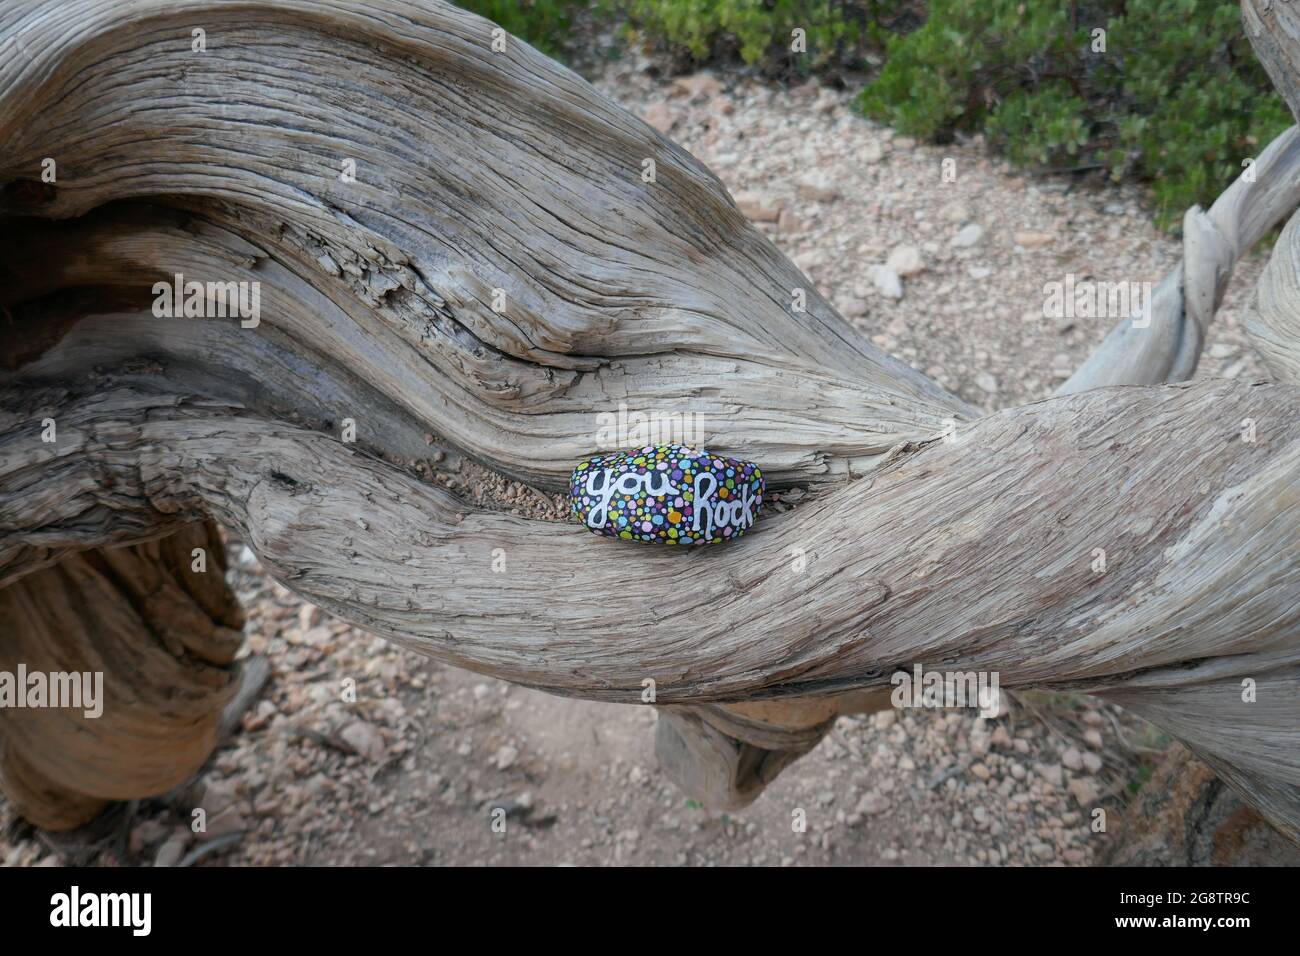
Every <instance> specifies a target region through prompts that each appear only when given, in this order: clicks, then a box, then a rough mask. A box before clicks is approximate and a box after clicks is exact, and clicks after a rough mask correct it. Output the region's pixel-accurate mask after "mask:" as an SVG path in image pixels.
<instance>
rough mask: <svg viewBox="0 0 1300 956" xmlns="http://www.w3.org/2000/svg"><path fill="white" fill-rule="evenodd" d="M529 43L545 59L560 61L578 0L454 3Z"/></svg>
mask: <svg viewBox="0 0 1300 956" xmlns="http://www.w3.org/2000/svg"><path fill="white" fill-rule="evenodd" d="M455 3H456V5H457V6H460V7H464V8H465V9H466V10H472V11H473V12H475V13H477V14H478V15H479V16H481V17H487V18H488V19H489V20H491V21H493V22H494V23H496V24H497V26H500V27H503V28H504V29H505V30H506V32H508V33H511V34H513V35H515V36H517V37H519V38H520V39H522V40H526V41H527V42H529V43H531V44H532V45H533V46H535V47H537V49H539V50H541V51H542V52H543V53H545V54H547V55H548V56H553V57H562V56H563V53H564V51H565V46H566V45H567V44H568V42H569V40H570V31H571V28H572V25H573V15H574V13H575V12H576V11H577V10H578V9H580V8H582V7H585V6H588V4H585V3H583V2H581V0H455Z"/></svg>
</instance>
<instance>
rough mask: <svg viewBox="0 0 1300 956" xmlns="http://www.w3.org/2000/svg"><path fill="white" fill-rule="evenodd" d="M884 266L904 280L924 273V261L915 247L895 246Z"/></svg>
mask: <svg viewBox="0 0 1300 956" xmlns="http://www.w3.org/2000/svg"><path fill="white" fill-rule="evenodd" d="M885 265H887V266H889V268H891V269H893V270H894V271H895V272H896V273H898V275H900V276H902V277H903V278H904V279H906V278H908V277H909V276H914V275H917V274H918V273H921V272H924V271H925V260H924V259H922V258H921V250H919V249H917V248H916V246H906V245H904V246H896V247H895V248H894V251H893V252H891V253H890V254H889V258H888V259H887V260H885Z"/></svg>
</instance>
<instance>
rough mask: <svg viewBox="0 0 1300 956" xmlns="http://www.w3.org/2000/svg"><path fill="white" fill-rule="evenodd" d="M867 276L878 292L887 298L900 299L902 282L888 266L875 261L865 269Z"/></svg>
mask: <svg viewBox="0 0 1300 956" xmlns="http://www.w3.org/2000/svg"><path fill="white" fill-rule="evenodd" d="M867 276H868V278H870V279H871V284H872V285H874V286H875V287H876V288H877V289H879V290H880V294H881V295H883V296H885V297H886V298H888V299H901V298H902V297H903V283H902V280H900V279H899V278H898V273H896V272H895V271H894V270H893V269H891V268H890V267H889V266H887V265H884V264H882V263H876V264H875V265H873V266H872V267H871V268H870V269H868V270H867Z"/></svg>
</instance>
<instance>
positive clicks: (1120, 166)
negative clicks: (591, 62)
mask: <svg viewBox="0 0 1300 956" xmlns="http://www.w3.org/2000/svg"><path fill="white" fill-rule="evenodd" d="M460 2H461V3H462V5H463V6H466V7H468V8H470V9H472V10H475V11H477V12H479V13H481V14H483V15H484V16H487V17H489V18H490V19H493V20H496V21H497V22H498V23H500V24H501V25H502V26H503V27H505V28H506V29H507V30H509V31H510V32H512V33H514V34H516V35H518V36H521V37H523V38H524V39H526V40H528V41H529V42H530V43H533V44H534V45H536V46H538V47H540V48H541V49H543V50H545V51H546V52H548V53H550V54H552V55H563V53H564V52H565V48H566V46H567V47H568V49H570V50H572V49H574V46H573V41H572V39H571V37H570V32H571V28H572V24H573V23H574V22H575V19H576V20H578V21H579V22H581V23H586V25H587V26H588V27H590V23H591V21H592V20H593V18H594V20H595V22H598V23H600V24H602V25H604V24H610V23H612V24H622V25H624V26H625V28H626V30H625V35H627V36H629V37H635V38H636V39H637V41H638V42H648V43H651V44H653V45H655V46H657V47H658V48H660V49H662V50H667V51H670V52H672V53H674V54H675V55H677V56H679V57H684V58H685V59H687V60H689V61H693V62H694V63H695V64H696V65H700V64H703V63H706V62H725V61H728V60H736V59H738V60H741V61H743V62H744V63H746V64H749V65H751V66H754V67H759V68H762V69H764V70H768V71H773V72H781V71H785V72H789V71H797V72H800V73H806V72H810V71H814V70H820V69H840V68H844V67H848V68H851V69H858V70H862V69H866V68H867V67H868V66H869V62H868V60H869V59H870V60H871V61H872V62H879V58H878V57H876V56H875V54H876V53H878V52H880V51H883V53H884V57H885V65H884V68H883V69H882V70H881V72H880V74H879V76H878V77H876V79H875V80H874V81H872V82H871V83H869V84H867V86H866V88H865V89H864V90H863V92H862V94H861V96H860V98H859V104H860V106H861V108H862V110H863V111H864V112H865V113H866V114H867V115H869V116H872V117H874V118H876V119H879V120H882V121H884V122H887V123H889V124H890V125H892V126H894V127H896V128H897V129H899V130H901V131H902V132H904V133H906V134H908V135H910V136H915V137H920V138H925V139H931V140H937V141H945V140H947V139H950V138H951V137H952V136H953V135H954V134H955V133H957V132H959V131H963V132H970V133H975V132H983V133H985V134H987V138H988V142H989V144H990V145H991V146H992V147H994V148H995V149H999V150H1001V151H1002V152H1004V153H1005V154H1006V156H1007V157H1008V158H1009V159H1011V160H1012V161H1013V162H1016V163H1020V164H1028V165H1034V166H1039V167H1046V168H1052V169H1070V170H1078V169H1091V168H1097V169H1101V170H1105V171H1106V172H1108V173H1109V175H1110V176H1112V177H1113V178H1115V179H1117V180H1118V179H1121V178H1125V177H1137V178H1139V179H1142V180H1145V181H1148V182H1150V183H1151V185H1152V189H1153V197H1154V201H1155V205H1156V213H1157V218H1158V219H1159V221H1161V222H1162V223H1165V224H1171V223H1176V222H1177V221H1179V219H1180V217H1181V215H1182V212H1183V210H1184V209H1186V208H1187V207H1188V206H1190V205H1192V204H1193V203H1201V204H1202V205H1205V204H1207V203H1208V202H1210V201H1212V200H1213V199H1214V197H1215V196H1216V195H1218V193H1219V192H1220V191H1222V189H1223V188H1224V187H1225V186H1227V184H1228V183H1229V182H1231V181H1232V179H1233V178H1235V177H1236V176H1237V175H1238V174H1239V173H1240V172H1241V163H1242V160H1244V159H1246V158H1247V157H1252V156H1255V155H1256V154H1257V153H1258V152H1259V150H1260V149H1262V148H1263V146H1264V145H1265V144H1267V143H1268V142H1269V141H1270V140H1271V139H1272V138H1273V137H1274V136H1276V135H1277V134H1278V133H1280V132H1281V131H1282V130H1283V129H1285V128H1286V126H1287V125H1288V124H1289V123H1290V122H1291V117H1290V114H1289V113H1288V111H1287V109H1286V106H1285V105H1284V104H1283V102H1282V100H1281V99H1280V98H1279V97H1278V96H1277V95H1276V94H1275V93H1274V92H1273V91H1272V86H1271V84H1270V83H1269V82H1268V78H1267V76H1266V75H1265V74H1264V71H1263V69H1262V68H1261V67H1260V66H1259V64H1258V62H1257V61H1256V60H1255V57H1254V54H1253V52H1252V51H1251V49H1250V45H1249V43H1248V42H1247V40H1246V38H1245V35H1244V33H1243V30H1242V27H1241V20H1240V13H1239V11H1238V8H1237V5H1236V3H1234V2H1232V0H1079V2H1074V3H1070V4H1064V3H1049V2H1043V0H929V3H928V5H923V4H921V3H920V2H919V0H594V2H593V0H588V2H584V0H460ZM927 6H928V13H927V12H926V9H927ZM584 18H585V20H584ZM796 28H801V29H803V30H805V31H806V41H807V52H806V54H795V53H793V52H792V51H791V49H790V45H791V32H792V31H793V30H794V29H796ZM1096 28H1103V29H1104V30H1105V51H1104V52H1102V51H1100V50H1094V49H1093V37H1092V31H1093V30H1094V29H1096ZM579 32H582V31H581V30H579Z"/></svg>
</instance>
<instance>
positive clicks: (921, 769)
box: [0, 61, 1263, 865]
mask: <svg viewBox="0 0 1300 956" xmlns="http://www.w3.org/2000/svg"><path fill="white" fill-rule="evenodd" d="M646 67H647V64H646V63H645V62H638V61H628V62H624V63H621V64H618V65H616V66H613V67H611V68H609V69H608V70H607V71H606V72H605V73H604V75H603V76H602V77H601V79H600V80H599V83H598V85H600V86H601V88H602V89H603V90H604V91H605V92H606V93H608V94H609V95H610V96H612V97H613V98H615V99H616V100H618V101H619V102H621V103H623V104H625V105H626V106H627V107H628V108H629V109H632V110H634V111H636V112H638V113H640V114H641V115H643V116H645V117H646V118H647V120H649V121H650V122H651V123H653V124H654V125H656V126H658V127H659V128H660V129H663V130H665V131H666V132H668V133H669V135H671V136H672V137H673V138H674V139H676V140H677V141H678V142H680V143H682V144H683V145H684V146H685V147H686V148H687V149H688V150H690V151H691V152H692V153H694V154H695V155H696V156H698V157H699V158H700V159H702V160H703V161H704V162H705V163H707V164H708V165H709V166H710V167H711V168H712V169H713V170H714V171H715V172H716V173H717V174H718V175H719V176H720V177H721V179H722V180H723V182H724V183H725V184H726V185H727V187H728V189H730V190H731V192H732V194H733V195H734V196H736V197H737V200H738V202H740V203H741V205H742V208H743V209H745V211H746V212H747V214H749V215H750V216H751V218H753V219H755V220H756V221H757V223H758V225H759V227H760V228H761V229H763V231H764V232H766V233H767V234H768V235H769V236H771V238H772V239H773V241H774V242H775V243H776V244H777V245H778V246H779V247H780V248H781V249H782V250H783V251H784V252H785V253H786V254H787V255H789V256H790V257H791V258H792V259H793V260H794V261H795V262H796V263H797V264H798V265H799V266H800V268H802V269H803V270H804V271H805V272H806V273H807V274H808V276H809V277H810V279H811V280H812V281H813V282H814V283H815V284H816V285H817V287H818V288H819V289H821V290H822V292H823V293H824V294H825V295H826V296H827V297H828V298H829V299H830V300H831V301H832V302H834V303H835V304H836V306H837V307H838V308H839V309H840V310H841V311H842V312H843V314H844V315H845V316H846V317H847V318H849V319H850V320H851V321H852V322H854V324H856V325H857V326H858V327H859V328H861V329H862V330H864V331H865V332H866V333H867V334H868V335H870V336H871V338H872V340H873V341H874V342H876V344H878V345H879V346H881V347H882V348H884V349H886V350H887V351H890V352H892V353H894V354H896V355H898V356H900V357H901V358H903V359H904V360H906V361H908V362H910V363H911V364H912V365H914V366H915V367H916V368H918V369H920V370H922V371H923V372H925V373H926V374H927V375H929V376H931V377H932V378H934V379H936V380H937V381H939V382H940V383H941V384H943V385H945V386H946V387H948V388H950V389H952V390H954V391H955V392H957V393H958V394H960V395H961V396H962V397H963V398H965V399H967V400H968V401H970V402H972V403H973V404H975V405H977V406H979V407H982V408H984V409H986V410H992V409H995V408H998V407H1002V406H1008V405H1017V404H1021V403H1024V402H1027V401H1032V400H1035V399H1040V398H1044V397H1046V396H1047V395H1049V394H1050V393H1051V391H1052V390H1053V389H1054V388H1055V387H1056V386H1057V385H1058V384H1059V383H1060V382H1061V381H1062V380H1063V379H1064V378H1065V377H1066V376H1067V375H1068V374H1069V371H1070V370H1071V369H1073V368H1074V367H1075V366H1076V365H1077V364H1078V363H1079V362H1080V361H1081V360H1082V359H1083V358H1084V357H1085V356H1086V355H1087V354H1088V352H1089V351H1090V349H1091V348H1092V346H1093V345H1095V343H1097V342H1098V341H1100V340H1101V338H1102V337H1103V336H1104V335H1105V333H1106V331H1107V330H1108V329H1109V327H1110V326H1111V325H1112V324H1113V321H1114V320H1110V319H1076V320H1071V321H1061V320H1054V319H1044V318H1043V317H1042V313H1043V301H1044V293H1043V285H1044V283H1046V282H1050V281H1058V280H1060V281H1063V280H1064V278H1065V276H1066V274H1073V275H1075V276H1076V278H1077V279H1079V280H1082V279H1085V278H1091V279H1094V280H1099V281H1112V282H1114V281H1133V282H1144V281H1150V282H1152V283H1154V282H1156V281H1158V280H1159V279H1160V277H1161V276H1162V275H1163V274H1164V273H1165V272H1166V271H1167V270H1168V269H1169V268H1171V267H1172V266H1173V265H1174V264H1175V263H1176V262H1177V259H1178V256H1179V243H1178V241H1177V240H1176V239H1173V238H1171V237H1169V236H1167V235H1165V234H1162V233H1160V232H1159V231H1157V230H1156V229H1155V228H1154V227H1153V226H1152V225H1151V223H1150V217H1149V215H1148V214H1147V212H1146V211H1145V210H1144V208H1143V205H1142V194H1141V192H1140V191H1137V190H1134V189H1131V188H1129V187H1115V186H1106V187H1097V186H1095V185H1089V184H1087V183H1083V182H1075V181H1071V180H1066V179H1060V178H1045V177H1036V176H1032V175H1026V174H1024V173H1023V172H1017V171H1014V170H1011V169H1010V168H1008V167H1007V166H1005V165H1004V164H1003V163H1002V162H1000V161H998V160H996V159H993V158H990V157H988V156H987V155H986V153H985V150H984V148H983V146H982V144H981V143H980V142H978V141H970V142H963V143H958V144H953V145H949V146H943V147H930V146H922V145H917V144H915V143H913V142H911V141H909V140H907V139H905V138H903V137H900V136H896V135H894V134H893V132H892V131H891V130H889V129H887V128H884V127H881V126H878V125H874V124H872V123H870V122H868V121H866V120H864V119H862V118H861V117H860V116H857V115H855V114H854V113H853V111H852V110H851V104H850V98H849V96H848V94H846V93H841V92H836V91H833V90H827V89H819V88H818V87H817V86H816V85H815V84H808V85H806V86H800V87H795V88H789V89H782V88H777V87H773V86H771V85H769V84H760V83H755V82H751V81H749V80H747V79H741V78H736V77H714V76H712V75H708V74H700V75H696V76H692V77H686V78H682V79H679V80H676V81H664V80H660V79H656V78H654V77H653V76H652V75H651V71H649V70H647V69H646ZM948 159H950V160H952V166H951V168H952V169H953V170H954V171H955V177H954V179H953V181H951V182H946V181H944V177H943V175H942V172H943V169H944V160H948ZM1262 265H1263V259H1262V257H1260V256H1259V255H1255V256H1252V257H1250V258H1248V259H1247V260H1246V261H1245V262H1243V263H1242V264H1241V266H1240V267H1239V268H1238V270H1237V274H1236V276H1235V277H1234V279H1233V282H1232V285H1231V287H1230V288H1229V290H1228V295H1227V300H1226V302H1225V305H1224V307H1223V308H1222V309H1221V310H1220V312H1219V317H1218V321H1217V323H1216V325H1215V327H1214V330H1213V332H1212V333H1211V336H1210V340H1209V343H1208V345H1207V349H1206V353H1205V357H1204V360H1203V362H1202V367H1201V370H1200V372H1199V373H1198V374H1200V375H1206V376H1227V377H1235V376H1250V375H1254V374H1259V373H1261V368H1260V367H1259V365H1258V364H1257V363H1256V360H1255V359H1254V358H1253V357H1252V356H1251V354H1250V353H1249V351H1248V350H1247V348H1246V346H1245V341H1244V338H1243V335H1242V332H1241V330H1240V325H1241V321H1242V319H1243V313H1244V309H1245V307H1246V305H1247V301H1248V296H1249V293H1250V290H1251V289H1253V287H1254V282H1255V279H1256V277H1257V276H1258V273H1259V270H1260V268H1261V267H1262ZM471 483H472V482H471ZM498 484H500V485H502V486H501V487H500V488H497V489H496V490H495V492H494V494H493V497H496V498H499V499H500V500H503V501H504V502H505V503H506V504H507V506H511V507H514V508H516V509H517V510H520V511H521V512H522V513H530V514H554V512H555V508H554V499H550V500H549V501H548V499H547V497H546V496H538V495H534V494H533V493H531V492H530V491H529V490H528V489H524V488H522V486H514V485H511V484H509V483H504V484H502V483H501V482H498ZM232 553H233V555H234V556H235V558H236V560H235V562H234V566H233V567H232V570H231V572H230V574H231V581H232V584H233V585H234V586H235V587H236V588H237V590H238V591H239V593H240V596H241V598H242V599H243V601H244V603H245V607H246V608H248V610H249V620H248V624H247V629H246V630H247V634H248V650H249V652H250V653H256V654H264V655H266V656H267V657H268V658H269V659H270V661H271V664H272V668H273V679H272V683H271V685H270V687H269V688H268V690H267V692H266V693H265V694H264V695H263V697H262V699H261V700H260V701H259V702H258V703H257V704H255V705H254V706H253V708H252V709H251V710H250V711H249V712H248V714H247V715H246V716H245V719H244V722H243V728H242V730H241V731H240V732H239V733H238V734H236V735H235V737H234V738H233V739H232V740H231V741H230V742H229V744H228V745H227V746H225V747H223V748H222V749H221V750H219V751H218V753H217V754H216V755H215V756H214V758H213V760H212V761H211V762H210V765H209V767H208V768H206V770H205V771H204V773H203V774H202V775H201V777H200V779H199V780H198V781H196V783H195V784H194V785H193V786H192V787H189V788H187V789H186V790H185V791H184V792H181V793H177V794H173V795H171V796H170V797H169V798H168V799H165V800H164V799H159V800H150V801H144V802H142V803H140V804H139V805H135V806H132V807H129V808H127V809H128V810H129V812H123V813H121V814H120V815H119V819H118V821H117V825H116V826H115V828H112V829H111V832H109V833H108V836H107V837H106V838H104V839H101V840H100V841H99V842H98V843H94V844H93V845H92V844H87V843H86V842H85V840H84V839H83V838H82V837H81V836H77V837H75V838H62V839H60V840H57V841H55V840H51V839H50V838H48V837H45V836H42V835H39V834H36V833H34V832H33V831H32V830H31V828H29V827H26V826H25V825H23V824H22V823H20V822H19V821H17V820H16V819H15V817H14V815H13V813H12V811H11V810H9V809H8V808H7V807H5V806H4V805H3V804H2V803H0V863H4V864H5V865H53V864H58V863H62V862H70V861H90V862H98V863H102V864H106V865H142V864H143V865H149V864H168V863H176V862H179V861H182V860H185V861H186V862H190V863H192V864H193V865H227V864H228V865H241V864H288V863H296V864H325V865H335V864H338V865H345V864H355V863H367V864H429V863H432V864H460V865H491V864H690V865H736V864H768V865H796V864H798V865H808V864H846V863H847V864H884V865H890V864H994V865H996V864H1064V865H1078V864H1088V863H1090V862H1093V861H1095V860H1097V859H1098V858H1099V857H1100V855H1101V854H1102V853H1104V851H1105V841H1106V835H1105V834H1104V833H1094V832H1093V830H1092V827H1091V826H1090V824H1091V821H1092V810H1093V808H1096V807H1098V806H1100V807H1104V808H1106V809H1107V810H1108V812H1110V813H1112V814H1113V813H1120V814H1122V812H1123V802H1122V801H1123V798H1124V795H1125V793H1126V792H1127V789H1128V786H1129V784H1130V783H1131V782H1134V781H1136V780H1140V779H1141V778H1142V776H1143V775H1144V773H1145V772H1146V769H1145V767H1144V765H1143V762H1142V761H1143V759H1144V758H1143V756H1142V754H1143V753H1144V752H1145V750H1146V749H1148V748H1151V747H1152V746H1156V747H1158V746H1160V745H1162V744H1163V741H1162V739H1161V738H1160V736H1159V735H1158V734H1157V733H1156V732H1155V731H1154V729H1153V728H1151V727H1149V726H1148V725H1145V724H1142V723H1141V722H1139V721H1136V720H1134V719H1132V718H1129V717H1127V716H1126V715H1124V714H1122V713H1121V712H1119V711H1118V710H1117V709H1115V708H1113V707H1108V706H1102V705H1101V704H1099V703H1098V702H1097V701H1094V700H1091V699H1089V698H1084V697H1060V696H1049V695H1039V694H1027V695H1020V696H1017V697H1016V698H1015V699H1014V700H1013V701H1012V703H1011V708H1010V713H1009V714H1008V715H1007V716H1004V717H1000V718H998V719H996V720H992V721H984V720H981V719H979V718H977V717H974V716H972V715H971V712H969V711H949V712H943V711H906V712H893V711H890V712H885V713H881V714H877V715H871V716H862V717H854V718H845V719H842V720H841V721H840V722H839V724H838V725H837V727H836V729H835V730H834V732H833V733H832V734H830V735H829V736H828V737H827V738H826V739H825V740H824V741H823V742H822V744H821V745H820V746H819V747H817V749H816V750H814V751H813V752H812V753H811V754H809V755H808V756H806V757H805V758H803V759H802V760H801V761H800V762H798V763H797V764H795V765H794V766H792V767H790V768H789V769H787V770H786V771H785V772H784V774H783V775H782V776H781V777H780V778H779V779H778V780H777V781H776V783H775V784H773V785H772V786H771V787H770V788H769V789H768V791H767V792H766V793H765V795H764V796H763V797H762V798H761V799H760V800H759V801H758V802H757V803H756V804H755V805H753V806H752V807H750V808H748V809H746V810H745V811H743V812H741V813H737V814H730V815H728V814H720V813H716V812H711V811H709V810H706V809H704V808H701V807H699V806H696V805H694V804H692V803H691V802H690V801H687V800H686V799H685V798H684V797H683V796H682V794H681V793H680V792H679V791H677V790H676V789H675V788H674V787H673V786H672V785H671V784H670V783H668V782H667V780H666V779H664V778H663V777H662V775H661V774H660V773H659V772H658V770H657V767H656V762H655V757H654V754H653V725H654V722H655V716H654V713H653V711H652V710H651V709H650V708H643V707H627V706H619V705H611V704H596V703H589V702H584V701H573V700H565V699H561V698H556V697H551V696H548V695H545V694H542V693H538V692H534V691H529V690H525V689H522V688H518V687H512V686H510V685H508V684H505V683H503V682H500V681H497V680H493V679H489V678H483V677H479V676H477V675H474V674H471V673H468V672H465V671H460V670H456V669H453V668H448V667H443V666H441V665H438V664H435V663H433V662H431V661H428V660H426V659H424V658H421V657H419V656H417V655H415V654H413V653H410V652H408V651H406V650H403V649H402V648H399V647H396V646H394V645H391V644H388V643H386V642H384V641H382V640H379V639H377V638H374V637H370V636H368V635H364V634H361V633H359V632H357V631H355V630H353V629H351V628H350V627H349V626H348V625H346V624H344V623H342V622H338V621H333V620H331V619H329V618H328V617H327V616H324V615H322V613H321V612H320V611H319V610H317V609H315V608H311V607H305V606H303V605H301V604H300V602H299V601H298V600H297V599H296V598H295V597H294V596H293V595H292V594H290V592H288V591H286V590H285V589H283V588H281V587H280V586H278V585H276V584H274V583H273V582H271V581H270V580H269V579H268V578H267V577H266V576H265V575H264V574H262V573H261V570H260V568H259V567H258V565H257V564H256V561H255V560H254V559H253V558H252V555H251V552H248V551H247V550H246V549H244V548H243V547H242V545H240V544H238V543H237V542H235V543H234V544H233V546H232ZM345 682H351V683H345ZM353 686H354V687H355V702H353V701H352V700H351V699H347V700H345V699H344V696H345V690H346V689H347V688H348V687H353ZM196 807H202V808H203V810H204V811H205V813H206V817H207V831H206V833H202V834H195V833H193V832H192V831H191V828H190V820H191V813H192V810H193V809H194V808H196ZM497 808H499V809H500V810H503V811H504V818H505V828H504V832H497V831H495V830H494V829H493V825H492V824H493V818H494V816H497V817H500V816H501V815H502V814H500V813H498V814H494V812H493V811H494V809H497ZM796 810H803V811H804V815H805V816H806V819H807V828H806V832H796V831H795V829H794V828H793V827H792V817H793V816H794V814H795V811H796ZM1109 829H1111V830H1112V831H1113V829H1114V828H1113V826H1112V827H1110V828H1109ZM100 836H101V837H102V836H103V834H102V833H101V834H100Z"/></svg>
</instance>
